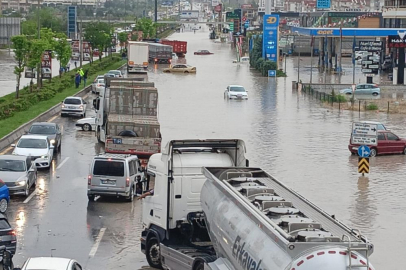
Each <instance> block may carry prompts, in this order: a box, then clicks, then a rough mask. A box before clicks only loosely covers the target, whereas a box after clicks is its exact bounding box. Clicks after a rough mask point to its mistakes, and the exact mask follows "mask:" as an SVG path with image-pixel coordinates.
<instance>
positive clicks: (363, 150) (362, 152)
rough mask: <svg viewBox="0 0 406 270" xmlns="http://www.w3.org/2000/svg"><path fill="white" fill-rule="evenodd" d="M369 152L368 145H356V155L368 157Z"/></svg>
mask: <svg viewBox="0 0 406 270" xmlns="http://www.w3.org/2000/svg"><path fill="white" fill-rule="evenodd" d="M370 154H371V149H369V147H368V146H366V145H363V146H360V147H358V156H360V157H369V155H370Z"/></svg>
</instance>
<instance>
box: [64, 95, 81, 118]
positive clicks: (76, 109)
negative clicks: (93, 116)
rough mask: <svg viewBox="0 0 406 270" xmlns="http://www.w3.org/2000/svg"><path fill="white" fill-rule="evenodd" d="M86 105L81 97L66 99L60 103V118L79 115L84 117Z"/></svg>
mask: <svg viewBox="0 0 406 270" xmlns="http://www.w3.org/2000/svg"><path fill="white" fill-rule="evenodd" d="M86 104H87V102H86V101H84V100H83V99H82V98H81V97H67V98H65V100H64V101H63V102H62V111H61V116H62V117H63V116H65V115H79V116H80V117H86Z"/></svg>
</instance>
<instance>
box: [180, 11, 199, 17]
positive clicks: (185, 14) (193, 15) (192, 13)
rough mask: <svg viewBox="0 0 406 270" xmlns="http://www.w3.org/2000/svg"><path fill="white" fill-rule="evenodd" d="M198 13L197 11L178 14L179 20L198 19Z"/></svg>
mask: <svg viewBox="0 0 406 270" xmlns="http://www.w3.org/2000/svg"><path fill="white" fill-rule="evenodd" d="M198 18H199V11H198V10H186V11H182V12H181V13H180V19H198Z"/></svg>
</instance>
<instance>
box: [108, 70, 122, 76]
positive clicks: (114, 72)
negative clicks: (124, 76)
mask: <svg viewBox="0 0 406 270" xmlns="http://www.w3.org/2000/svg"><path fill="white" fill-rule="evenodd" d="M108 73H112V74H117V75H120V74H121V72H120V71H119V70H110V71H109V72H108Z"/></svg>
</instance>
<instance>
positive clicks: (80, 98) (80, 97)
mask: <svg viewBox="0 0 406 270" xmlns="http://www.w3.org/2000/svg"><path fill="white" fill-rule="evenodd" d="M70 98H72V99H82V98H81V97H66V98H65V99H70Z"/></svg>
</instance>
